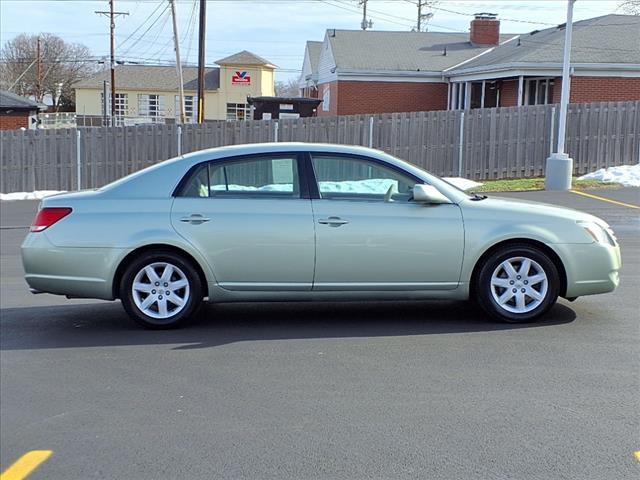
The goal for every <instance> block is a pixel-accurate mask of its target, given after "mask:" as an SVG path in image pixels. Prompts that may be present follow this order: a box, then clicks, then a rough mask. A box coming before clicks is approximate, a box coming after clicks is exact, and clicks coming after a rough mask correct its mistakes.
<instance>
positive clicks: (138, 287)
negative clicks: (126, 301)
mask: <svg viewBox="0 0 640 480" xmlns="http://www.w3.org/2000/svg"><path fill="white" fill-rule="evenodd" d="M131 292H132V294H133V301H134V303H135V305H136V307H138V309H139V310H140V311H141V312H142V313H144V314H145V315H147V316H149V317H151V318H155V319H160V320H163V319H168V318H171V317H173V316H175V315H176V314H178V313H179V312H180V311H182V309H183V308H184V307H185V305H186V304H187V301H188V300H189V295H190V285H189V280H188V278H187V276H186V275H185V274H184V272H183V271H182V270H181V269H180V268H178V267H176V266H175V265H172V264H171V263H168V262H155V263H151V264H149V265H146V266H145V267H143V268H142V269H140V271H139V272H138V273H137V274H136V276H135V277H134V279H133V284H132V286H131Z"/></svg>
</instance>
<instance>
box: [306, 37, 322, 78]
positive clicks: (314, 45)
mask: <svg viewBox="0 0 640 480" xmlns="http://www.w3.org/2000/svg"><path fill="white" fill-rule="evenodd" d="M307 50H308V51H309V62H310V64H311V71H312V72H317V71H318V61H319V60H320V52H322V42H315V41H313V40H309V41H307Z"/></svg>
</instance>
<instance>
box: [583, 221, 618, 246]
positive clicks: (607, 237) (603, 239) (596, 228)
mask: <svg viewBox="0 0 640 480" xmlns="http://www.w3.org/2000/svg"><path fill="white" fill-rule="evenodd" d="M578 225H580V226H581V227H582V228H584V231H585V233H586V234H587V235H589V237H590V238H592V239H593V240H595V241H596V242H598V243H604V244H609V245H613V246H615V244H616V242H615V239H614V236H613V232H611V233H609V231H608V229H606V228H604V227H603V226H602V225H599V224H597V223H595V222H578Z"/></svg>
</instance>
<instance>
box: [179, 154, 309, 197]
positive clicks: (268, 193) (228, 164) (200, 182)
mask: <svg viewBox="0 0 640 480" xmlns="http://www.w3.org/2000/svg"><path fill="white" fill-rule="evenodd" d="M178 195H179V196H183V197H214V198H215V197H219V198H224V197H246V198H300V188H299V182H298V164H297V158H296V155H282V156H269V157H252V158H247V159H233V160H229V161H222V162H220V161H216V162H211V163H209V164H204V165H201V166H200V167H198V168H197V169H196V170H195V171H193V172H192V173H191V176H190V177H189V178H188V179H187V181H186V182H185V183H184V184H183V187H182V189H181V190H180V192H179V194H178Z"/></svg>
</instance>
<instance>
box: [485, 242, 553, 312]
mask: <svg viewBox="0 0 640 480" xmlns="http://www.w3.org/2000/svg"><path fill="white" fill-rule="evenodd" d="M559 288H560V277H559V275H558V269H557V268H556V266H555V264H554V263H553V261H552V260H551V259H550V258H549V257H548V256H547V255H546V254H545V253H544V252H542V251H541V250H539V249H537V248H535V247H532V246H529V245H511V246H507V247H505V248H503V249H500V250H498V251H496V252H495V253H493V254H492V255H490V256H489V258H487V259H486V261H485V262H484V264H483V265H482V267H481V270H480V273H479V275H478V277H477V283H476V285H475V291H476V295H477V299H478V302H479V303H480V306H482V308H483V309H484V310H485V311H486V312H487V313H488V314H489V315H491V316H492V317H494V318H497V319H499V320H503V321H506V322H511V323H519V322H530V321H533V320H535V319H537V318H539V317H540V316H541V315H543V314H544V313H545V312H547V311H548V310H549V309H550V308H551V307H552V306H553V305H554V304H555V302H556V300H557V299H558V293H559Z"/></svg>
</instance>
